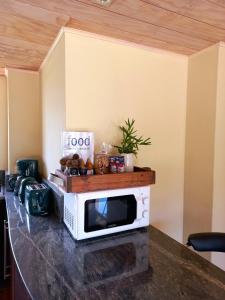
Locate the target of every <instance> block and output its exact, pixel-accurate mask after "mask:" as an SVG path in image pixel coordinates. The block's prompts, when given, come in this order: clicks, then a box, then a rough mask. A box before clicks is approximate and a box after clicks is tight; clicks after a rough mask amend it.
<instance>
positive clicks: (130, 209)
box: [84, 195, 137, 232]
mask: <svg viewBox="0 0 225 300" xmlns="http://www.w3.org/2000/svg"><path fill="white" fill-rule="evenodd" d="M136 215H137V202H136V199H135V197H134V195H125V196H117V197H106V198H98V199H91V200H87V201H86V202H85V222H84V223H85V232H91V231H96V230H101V229H106V228H111V227H116V226H122V225H128V224H132V223H133V222H134V220H135V219H136Z"/></svg>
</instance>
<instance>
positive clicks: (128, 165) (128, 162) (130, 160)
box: [121, 153, 134, 172]
mask: <svg viewBox="0 0 225 300" xmlns="http://www.w3.org/2000/svg"><path fill="white" fill-rule="evenodd" d="M121 155H123V156H124V169H125V172H133V171H134V155H133V153H123V154H121Z"/></svg>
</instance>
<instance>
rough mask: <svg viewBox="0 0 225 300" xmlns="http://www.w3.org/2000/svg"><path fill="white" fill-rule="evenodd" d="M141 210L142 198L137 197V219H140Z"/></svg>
mask: <svg viewBox="0 0 225 300" xmlns="http://www.w3.org/2000/svg"><path fill="white" fill-rule="evenodd" d="M142 212H143V203H142V199H141V198H139V199H137V220H140V219H141V218H142Z"/></svg>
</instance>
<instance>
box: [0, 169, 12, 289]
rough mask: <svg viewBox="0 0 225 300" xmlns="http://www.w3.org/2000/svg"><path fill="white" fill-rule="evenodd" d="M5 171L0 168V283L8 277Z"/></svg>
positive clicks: (8, 251)
mask: <svg viewBox="0 0 225 300" xmlns="http://www.w3.org/2000/svg"><path fill="white" fill-rule="evenodd" d="M4 192H5V171H2V170H0V284H2V283H3V281H4V280H5V279H6V278H7V277H9V271H10V257H9V253H10V250H9V237H8V224H7V213H6V205H5V197H4Z"/></svg>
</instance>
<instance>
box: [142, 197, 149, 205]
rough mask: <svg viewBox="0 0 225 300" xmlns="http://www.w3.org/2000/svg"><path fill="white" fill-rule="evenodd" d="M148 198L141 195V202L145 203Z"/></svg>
mask: <svg viewBox="0 0 225 300" xmlns="http://www.w3.org/2000/svg"><path fill="white" fill-rule="evenodd" d="M147 200H148V197H143V198H142V204H143V205H145V203H146V201H147Z"/></svg>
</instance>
